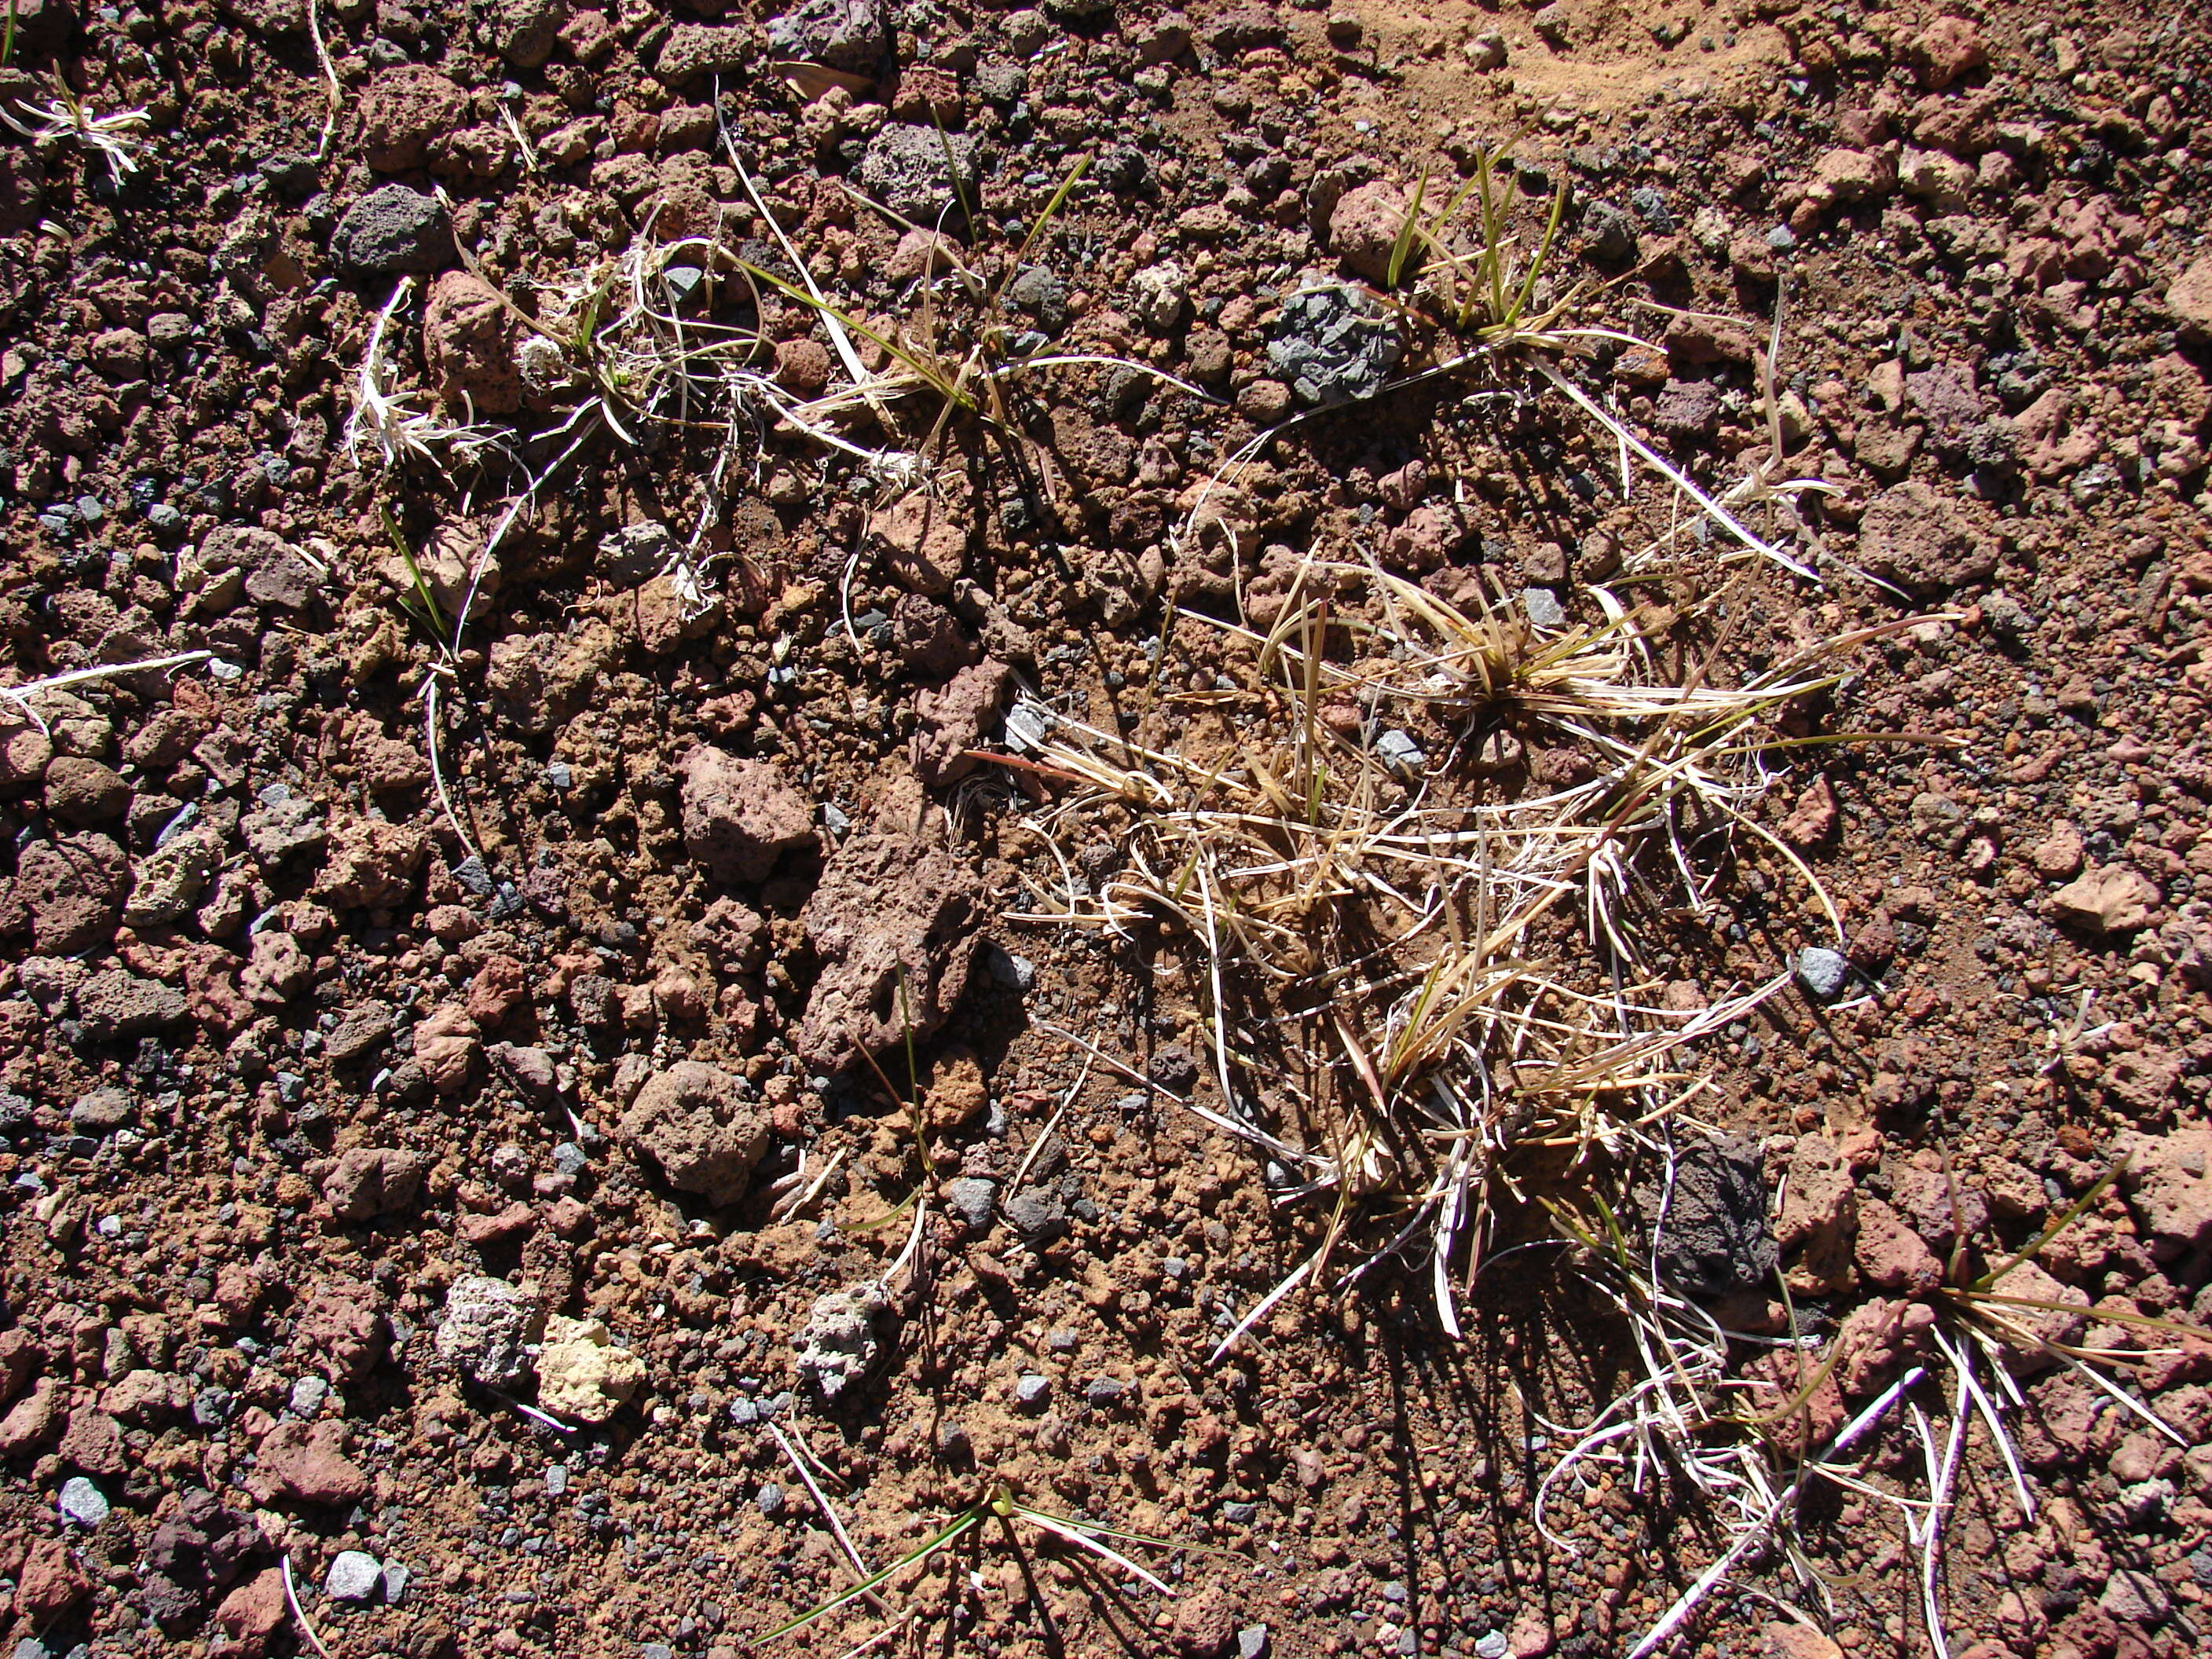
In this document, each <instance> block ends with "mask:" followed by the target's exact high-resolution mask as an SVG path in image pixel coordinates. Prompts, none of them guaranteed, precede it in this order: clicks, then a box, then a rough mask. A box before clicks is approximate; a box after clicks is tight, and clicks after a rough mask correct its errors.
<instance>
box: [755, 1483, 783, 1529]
mask: <svg viewBox="0 0 2212 1659" xmlns="http://www.w3.org/2000/svg"><path fill="white" fill-rule="evenodd" d="M753 1507H754V1508H755V1509H757V1510H759V1511H760V1512H761V1513H762V1514H763V1515H765V1516H768V1517H769V1519H770V1520H774V1519H775V1517H776V1516H779V1515H781V1514H782V1513H783V1488H782V1487H781V1486H777V1485H776V1484H775V1481H773V1480H770V1481H769V1482H767V1483H766V1484H765V1485H763V1486H762V1487H761V1489H760V1490H759V1491H758V1492H755V1493H754V1494H753Z"/></svg>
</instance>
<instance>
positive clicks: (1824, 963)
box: [1797, 945, 1851, 1002]
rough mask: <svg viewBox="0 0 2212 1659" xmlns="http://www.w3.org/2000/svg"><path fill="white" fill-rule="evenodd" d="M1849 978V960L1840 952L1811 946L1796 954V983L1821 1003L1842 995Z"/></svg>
mask: <svg viewBox="0 0 2212 1659" xmlns="http://www.w3.org/2000/svg"><path fill="white" fill-rule="evenodd" d="M1850 976H1851V964H1850V958H1849V957H1846V956H1844V953H1843V952H1842V951H1831V950H1829V949H1828V948H1827V947H1826V945H1808V946H1807V947H1806V948H1805V949H1804V950H1802V951H1799V952H1798V953H1797V982H1798V983H1799V984H1800V985H1802V986H1803V987H1805V989H1806V990H1807V991H1808V992H1809V993H1810V994H1812V995H1814V996H1816V997H1818V998H1820V1000H1821V1001H1823V1002H1826V1000H1829V999H1830V998H1831V997H1836V996H1840V995H1842V994H1843V989H1844V985H1845V984H1847V983H1848V982H1849V981H1850Z"/></svg>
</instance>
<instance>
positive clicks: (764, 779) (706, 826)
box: [679, 747, 814, 882]
mask: <svg viewBox="0 0 2212 1659" xmlns="http://www.w3.org/2000/svg"><path fill="white" fill-rule="evenodd" d="M679 770H680V771H681V773H682V774H683V779H684V787H683V806H684V851H685V852H687V853H688V854H690V856H691V857H692V858H694V859H696V860H698V861H699V862H700V863H701V864H703V865H705V866H707V869H708V872H709V873H710V874H712V875H713V876H714V877H715V878H717V879H718V880H721V881H742V882H757V881H762V880H764V879H766V878H767V877H768V875H769V872H770V871H771V870H773V869H774V868H775V861H776V860H777V859H778V858H779V857H780V856H781V854H783V853H784V852H785V851H787V849H789V848H794V847H799V846H804V845H805V844H806V843H807V842H811V841H812V840H813V839H814V810H813V807H812V805H811V803H809V802H808V801H807V799H806V798H805V796H803V795H801V794H800V793H799V792H798V791H797V790H795V789H793V787H791V786H790V785H789V784H788V783H787V782H786V781H784V778H783V775H782V773H781V772H780V771H779V770H778V769H776V768H775V766H774V765H772V764H771V763H769V762H767V761H758V760H740V759H738V757H735V756H733V755H731V754H729V753H727V752H726V751H725V750H720V749H714V748H709V747H702V748H698V749H695V750H692V751H691V753H690V755H689V756H687V757H685V758H684V762H683V764H682V766H681V767H680V768H679Z"/></svg>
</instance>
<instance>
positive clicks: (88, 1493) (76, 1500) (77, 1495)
mask: <svg viewBox="0 0 2212 1659" xmlns="http://www.w3.org/2000/svg"><path fill="white" fill-rule="evenodd" d="M55 1507H56V1508H57V1509H58V1510H60V1511H61V1515H62V1519H63V1520H64V1521H70V1522H75V1523H76V1525H78V1526H80V1527H86V1528H90V1527H96V1526H98V1525H99V1524H100V1522H103V1521H105V1520H106V1519H107V1509H108V1504H107V1498H106V1494H105V1493H104V1492H101V1491H100V1488H99V1487H97V1486H94V1485H93V1484H92V1482H91V1481H89V1480H86V1479H85V1478H84V1477H83V1476H82V1475H81V1474H73V1475H71V1476H70V1478H69V1479H68V1480H64V1481H63V1482H62V1492H61V1497H60V1498H58V1500H57V1501H56V1503H55Z"/></svg>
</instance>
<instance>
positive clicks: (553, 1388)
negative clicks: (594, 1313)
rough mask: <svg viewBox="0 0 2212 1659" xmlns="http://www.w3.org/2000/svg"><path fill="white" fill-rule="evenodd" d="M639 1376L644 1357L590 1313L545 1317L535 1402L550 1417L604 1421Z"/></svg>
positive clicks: (633, 1389)
mask: <svg viewBox="0 0 2212 1659" xmlns="http://www.w3.org/2000/svg"><path fill="white" fill-rule="evenodd" d="M644 1381H645V1362H644V1361H643V1360H642V1359H640V1358H638V1357H637V1356H636V1355H635V1354H634V1353H632V1352H630V1351H629V1349H628V1348H617V1347H616V1346H614V1343H613V1340H612V1339H611V1337H610V1336H609V1335H608V1334H607V1328H606V1327H605V1325H603V1324H601V1323H600V1322H599V1321H598V1320H596V1319H564V1318H562V1316H560V1315H558V1314H555V1315H554V1316H552V1317H551V1318H550V1319H548V1320H547V1321H546V1322H545V1344H544V1346H543V1347H541V1348H540V1349H539V1350H538V1405H539V1407H542V1408H543V1409H544V1410H546V1411H549V1412H550V1413H553V1414H554V1415H555V1416H556V1417H567V1418H574V1419H575V1420H576V1421H578V1422H580V1423H604V1422H605V1421H606V1420H607V1419H609V1418H610V1417H612V1416H613V1415H614V1414H615V1413H617V1411H619V1410H621V1409H622V1407H624V1406H625V1405H627V1404H629V1401H630V1399H631V1397H632V1396H633V1395H635V1394H636V1393H637V1391H638V1388H639V1386H640V1385H641V1384H642V1383H644Z"/></svg>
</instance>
